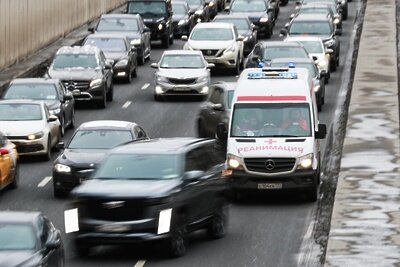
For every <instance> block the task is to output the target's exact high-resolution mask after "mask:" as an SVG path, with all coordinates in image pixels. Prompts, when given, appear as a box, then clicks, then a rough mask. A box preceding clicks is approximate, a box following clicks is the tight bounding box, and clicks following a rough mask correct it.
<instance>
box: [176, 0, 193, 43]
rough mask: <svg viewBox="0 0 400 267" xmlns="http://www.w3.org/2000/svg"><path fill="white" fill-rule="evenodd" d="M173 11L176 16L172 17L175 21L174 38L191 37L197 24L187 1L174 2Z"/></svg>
mask: <svg viewBox="0 0 400 267" xmlns="http://www.w3.org/2000/svg"><path fill="white" fill-rule="evenodd" d="M172 11H173V12H174V15H173V16H172V19H173V21H174V36H176V37H179V36H182V35H188V36H189V34H190V31H191V30H192V28H193V27H194V25H195V24H196V23H195V21H194V16H193V14H192V13H190V7H189V5H188V3H187V2H185V1H173V2H172Z"/></svg>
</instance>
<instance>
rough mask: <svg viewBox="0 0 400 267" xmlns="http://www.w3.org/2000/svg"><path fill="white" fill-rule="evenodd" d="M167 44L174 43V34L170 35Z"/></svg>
mask: <svg viewBox="0 0 400 267" xmlns="http://www.w3.org/2000/svg"><path fill="white" fill-rule="evenodd" d="M169 44H170V45H173V44H174V34H172V36H170V37H169Z"/></svg>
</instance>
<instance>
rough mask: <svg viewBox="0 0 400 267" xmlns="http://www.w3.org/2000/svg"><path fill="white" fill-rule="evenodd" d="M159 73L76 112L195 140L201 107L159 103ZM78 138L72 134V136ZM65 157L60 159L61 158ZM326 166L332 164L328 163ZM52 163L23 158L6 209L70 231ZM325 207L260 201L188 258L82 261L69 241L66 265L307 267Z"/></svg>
mask: <svg viewBox="0 0 400 267" xmlns="http://www.w3.org/2000/svg"><path fill="white" fill-rule="evenodd" d="M293 8H294V3H293V2H291V3H289V5H288V6H285V7H281V12H280V14H279V19H278V21H277V23H276V26H275V29H274V35H273V37H272V39H271V40H280V39H282V37H279V31H280V29H281V27H282V26H283V25H284V24H285V23H286V22H287V21H288V18H289V15H290V13H291V12H292V11H293ZM358 8H359V2H358V1H356V0H353V2H351V3H349V17H348V19H347V20H346V21H344V24H343V26H344V31H343V35H342V36H341V38H340V40H341V62H340V63H341V65H340V67H339V68H338V70H337V71H336V72H334V73H332V75H331V80H330V82H329V84H328V85H327V88H326V98H325V99H326V101H325V105H324V106H323V111H322V112H321V113H320V122H322V123H326V124H327V125H328V127H329V125H330V124H331V123H332V121H333V120H334V119H335V116H337V114H338V111H337V110H336V106H337V104H338V103H337V102H336V100H337V99H338V98H339V95H338V94H339V88H340V86H341V77H342V75H343V69H344V64H350V62H345V58H346V55H347V54H349V53H352V51H349V39H350V38H349V36H350V34H351V32H352V31H353V23H354V20H355V16H356V12H357V9H358ZM182 47H183V42H182V41H180V40H175V43H174V45H173V46H171V47H170V49H181V48H182ZM162 52H163V49H162V48H160V45H159V44H156V43H154V46H152V54H151V60H150V61H151V62H156V61H157V60H158V59H159V58H160V56H161V54H162ZM212 75H213V77H212V79H213V81H218V80H224V81H234V80H235V79H236V77H234V76H231V75H230V74H229V72H224V71H213V72H212ZM153 79H154V70H153V69H151V68H150V62H148V61H147V62H146V64H145V65H144V66H141V67H139V70H138V77H137V78H135V79H134V80H133V82H132V83H131V84H123V83H118V84H116V86H115V97H114V101H113V102H111V103H108V106H107V108H106V109H105V110H101V109H96V108H93V107H85V106H83V105H80V106H79V108H78V109H77V112H76V123H77V125H79V124H81V123H83V122H86V121H90V120H99V119H117V120H128V121H134V122H137V123H139V124H140V125H141V126H142V127H143V128H144V129H145V130H146V132H147V133H148V135H149V136H150V137H174V136H195V124H194V119H195V116H196V114H197V111H198V106H199V105H200V102H199V101H198V100H192V99H188V98H182V99H174V100H171V101H167V102H154V100H153ZM71 135H72V131H71V130H69V131H67V133H66V136H65V137H64V140H68V139H69V138H70V136H71ZM56 156H57V153H53V160H54V159H55V158H56ZM323 162H326V159H325V160H323ZM51 169H52V162H51V161H49V162H42V161H39V160H33V159H23V161H22V164H21V169H20V170H21V173H20V174H21V181H20V187H19V188H18V189H17V190H14V191H11V190H6V191H4V192H1V194H0V210H6V209H10V210H39V211H42V212H44V214H46V215H47V216H48V217H49V218H50V220H52V221H53V223H54V225H55V226H56V227H57V228H59V229H60V230H61V231H64V223H63V212H64V210H65V208H66V204H67V203H68V199H61V200H60V199H54V198H53V193H52V192H53V191H52V181H50V182H48V183H47V184H44V185H43V183H42V184H41V185H39V184H40V182H41V181H43V179H45V178H46V177H49V176H51ZM316 209H317V204H316V203H307V202H305V201H304V200H302V199H301V198H299V196H296V195H287V194H285V195H273V196H268V197H257V198H254V199H251V200H248V201H244V202H241V203H235V204H234V205H233V206H232V208H231V217H230V226H229V233H228V235H227V236H226V237H225V238H223V239H220V240H216V241H209V240H207V238H206V235H205V234H204V233H203V232H201V231H199V232H196V233H194V234H192V235H191V236H190V247H189V250H188V253H187V255H186V256H184V257H182V258H178V259H168V258H165V256H160V255H161V254H162V252H163V248H162V247H155V246H149V245H135V246H124V247H121V246H119V247H118V246H115V247H112V246H110V247H106V246H104V247H99V248H98V249H96V250H95V253H94V254H93V255H92V256H91V257H89V258H87V259H81V258H78V256H77V254H76V252H75V251H74V249H73V246H72V244H71V239H70V238H69V237H68V236H66V235H63V240H64V243H65V249H66V266H77V267H78V266H137V267H139V266H143V264H144V265H145V266H223V265H225V266H282V267H287V266H299V265H303V263H304V262H303V261H304V258H307V255H304V253H306V254H309V253H314V252H310V251H309V250H307V249H305V248H304V246H305V244H307V243H309V242H310V241H312V240H310V238H312V237H311V235H310V230H311V229H312V226H313V224H314V220H315V214H316Z"/></svg>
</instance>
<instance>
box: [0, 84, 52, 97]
mask: <svg viewBox="0 0 400 267" xmlns="http://www.w3.org/2000/svg"><path fill="white" fill-rule="evenodd" d="M20 98H22V99H39V100H53V99H58V95H57V91H56V87H55V86H54V85H53V84H37V83H34V84H11V85H10V87H9V88H8V89H7V92H6V93H5V95H4V99H20Z"/></svg>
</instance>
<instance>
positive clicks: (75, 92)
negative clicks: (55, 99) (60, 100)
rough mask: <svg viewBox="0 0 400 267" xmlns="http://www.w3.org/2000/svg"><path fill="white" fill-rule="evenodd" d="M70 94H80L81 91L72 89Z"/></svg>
mask: <svg viewBox="0 0 400 267" xmlns="http://www.w3.org/2000/svg"><path fill="white" fill-rule="evenodd" d="M72 94H73V95H80V94H81V91H79V90H74V91H72Z"/></svg>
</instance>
